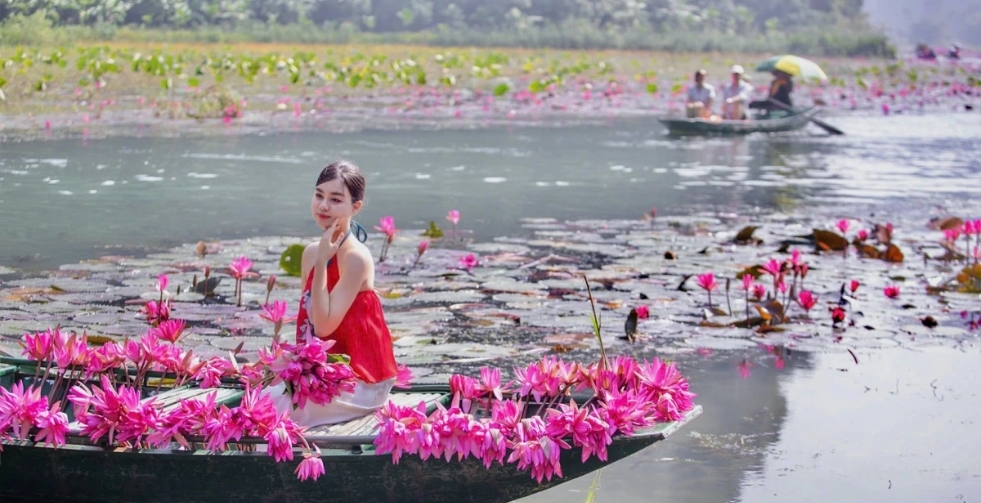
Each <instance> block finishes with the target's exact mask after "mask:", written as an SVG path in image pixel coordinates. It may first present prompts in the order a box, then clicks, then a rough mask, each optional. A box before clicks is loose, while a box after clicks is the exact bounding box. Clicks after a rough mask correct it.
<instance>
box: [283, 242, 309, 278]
mask: <svg viewBox="0 0 981 503" xmlns="http://www.w3.org/2000/svg"><path fill="white" fill-rule="evenodd" d="M305 249H306V247H305V246H303V245H302V244H292V245H289V246H288V247H287V248H286V250H285V251H283V254H282V255H281V256H280V257H279V268H280V269H282V270H283V272H285V273H286V275H287V276H294V277H299V276H300V274H301V272H302V271H301V270H300V265H301V264H300V262H302V259H303V250H305Z"/></svg>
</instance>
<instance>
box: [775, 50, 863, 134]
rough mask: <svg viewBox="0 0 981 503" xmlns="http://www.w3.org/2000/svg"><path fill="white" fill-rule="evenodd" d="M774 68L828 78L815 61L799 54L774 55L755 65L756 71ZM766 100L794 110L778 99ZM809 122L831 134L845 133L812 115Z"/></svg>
mask: <svg viewBox="0 0 981 503" xmlns="http://www.w3.org/2000/svg"><path fill="white" fill-rule="evenodd" d="M774 70H780V71H782V72H785V73H787V74H789V75H793V76H795V77H800V78H802V79H805V80H828V75H827V74H826V73H824V70H822V69H821V67H820V66H818V64H817V63H815V62H813V61H811V60H809V59H805V58H802V57H800V56H791V55H785V56H774V57H772V58H770V59H767V60H765V61H763V62H762V63H760V64H759V65H758V66H757V67H756V71H758V72H772V71H774ZM768 101H769V102H770V103H773V104H774V105H776V106H778V107H780V108H782V109H784V110H787V111H788V112H793V111H794V109H793V108H790V107H788V106H786V105H784V104H783V103H780V102H779V101H776V100H773V99H770V100H768ZM811 122H813V123H814V124H816V125H817V126H819V127H820V128H821V129H824V130H825V131H827V132H829V133H831V134H839V135H840V134H845V132H844V131H842V130H840V129H838V128H836V127H834V126H832V125H831V124H828V123H827V122H824V121H821V120H818V119H816V118H814V117H811Z"/></svg>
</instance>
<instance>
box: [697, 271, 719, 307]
mask: <svg viewBox="0 0 981 503" xmlns="http://www.w3.org/2000/svg"><path fill="white" fill-rule="evenodd" d="M698 286H700V287H702V289H704V290H705V292H706V293H708V303H709V309H712V290H715V289H716V288H718V286H719V285H718V283H716V282H715V274H713V273H710V272H709V273H705V274H699V275H698Z"/></svg>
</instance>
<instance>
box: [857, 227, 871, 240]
mask: <svg viewBox="0 0 981 503" xmlns="http://www.w3.org/2000/svg"><path fill="white" fill-rule="evenodd" d="M867 239H869V231H867V230H865V229H862V230H860V231H858V240H859V241H865V240H867Z"/></svg>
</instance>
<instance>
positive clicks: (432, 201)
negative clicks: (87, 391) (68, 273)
mask: <svg viewBox="0 0 981 503" xmlns="http://www.w3.org/2000/svg"><path fill="white" fill-rule="evenodd" d="M833 120H834V122H835V124H837V125H838V126H840V127H841V128H843V129H845V130H846V131H847V132H848V133H849V134H848V135H847V136H843V137H836V138H832V137H827V136H824V135H823V133H821V132H820V131H817V130H810V129H809V130H807V131H806V132H804V133H802V134H796V135H790V136H775V137H768V136H758V135H754V136H749V137H745V138H692V139H676V138H669V137H666V136H664V135H663V130H662V128H661V127H660V126H659V125H658V124H657V123H656V121H654V120H653V119H631V120H617V121H615V122H611V123H609V124H608V125H606V126H602V127H600V126H578V127H564V128H545V127H523V128H514V129H506V128H501V129H490V130H474V131H367V132H361V133H352V134H341V135H332V134H326V133H289V134H287V133H283V134H275V135H265V136H231V137H206V138H184V139H173V138H113V139H106V140H92V141H83V140H65V141H41V142H29V143H6V144H2V145H0V228H2V229H3V232H4V239H3V242H4V246H3V247H2V248H0V264H2V265H7V266H12V267H18V268H25V269H36V268H48V267H54V266H57V265H58V264H61V263H65V262H73V261H77V260H79V259H83V258H88V257H95V256H99V255H104V254H106V253H121V252H134V251H136V252H138V251H140V250H156V249H161V248H163V247H166V246H171V245H175V244H179V243H183V242H196V241H198V240H200V239H218V238H233V237H242V236H252V235H269V234H277V235H281V234H287V235H304V234H310V233H313V232H315V231H316V229H315V227H314V226H313V224H312V222H311V221H310V218H309V215H308V214H309V211H308V209H307V208H308V206H307V205H308V201H309V195H310V193H311V190H312V186H313V184H314V181H315V180H316V176H317V174H318V171H319V169H320V168H321V167H322V166H323V165H324V164H325V163H326V162H328V161H329V160H331V159H334V158H337V157H347V158H350V159H353V160H355V161H356V162H358V163H359V164H360V165H361V166H362V167H363V168H364V170H365V171H366V174H367V176H368V183H369V188H368V200H367V203H368V204H367V205H366V208H365V209H364V211H363V213H362V221H364V222H366V223H374V222H376V221H377V219H378V218H379V217H381V216H384V215H394V216H395V219H396V222H397V224H398V225H399V226H400V227H421V226H423V225H425V224H426V223H428V221H430V220H436V221H437V222H439V223H440V224H445V223H446V222H445V220H444V219H443V215H445V214H446V212H447V211H448V210H449V209H458V210H460V212H461V214H462V215H463V220H462V223H461V226H462V227H463V228H465V229H472V230H473V232H474V233H475V238H476V239H478V240H484V239H489V238H492V237H495V236H500V235H508V234H513V233H518V232H520V231H519V226H518V223H519V219H520V218H522V217H526V216H549V217H556V218H561V219H565V218H623V217H627V218H634V217H637V216H638V215H640V214H641V213H643V212H644V211H647V210H648V209H649V208H651V207H652V206H656V207H657V208H658V210H659V212H660V213H661V214H684V213H687V212H690V211H692V210H694V209H696V208H699V209H709V210H720V211H741V210H745V209H747V208H753V207H760V208H764V209H769V208H776V209H785V208H792V207H796V206H799V205H807V204H827V203H829V202H831V203H834V202H836V201H837V202H843V201H867V200H869V199H870V198H872V199H883V200H884V199H886V198H898V199H901V198H906V197H909V196H922V195H930V196H935V195H936V194H937V193H940V194H941V195H943V194H963V193H966V192H969V191H971V190H974V189H972V187H973V188H976V186H977V179H978V177H979V174H981V159H979V158H981V156H979V155H978V152H979V151H981V115H978V114H951V115H927V116H907V117H879V116H872V117H870V116H851V117H835V118H834V119H833Z"/></svg>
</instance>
